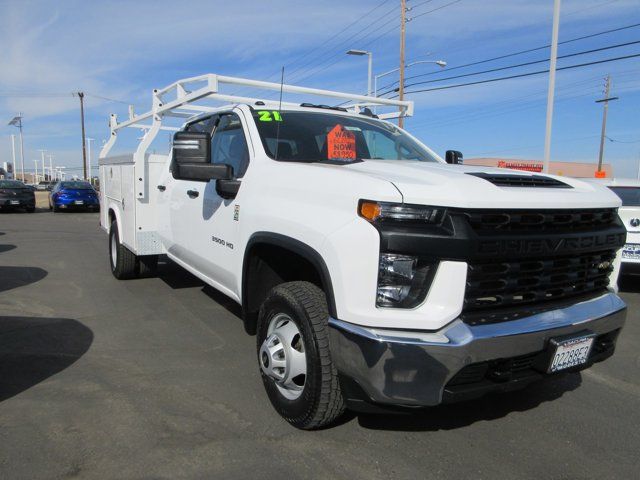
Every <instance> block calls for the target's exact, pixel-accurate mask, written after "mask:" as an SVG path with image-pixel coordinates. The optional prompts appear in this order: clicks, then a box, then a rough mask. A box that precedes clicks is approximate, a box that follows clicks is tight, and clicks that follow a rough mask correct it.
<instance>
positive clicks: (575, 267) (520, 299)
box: [463, 251, 615, 323]
mask: <svg viewBox="0 0 640 480" xmlns="http://www.w3.org/2000/svg"><path fill="white" fill-rule="evenodd" d="M614 258H615V252H614V251H604V252H597V253H586V254H579V255H573V256H563V257H557V258H541V259H526V260H515V261H500V260H497V261H493V262H482V263H481V262H477V263H474V262H471V263H469V267H468V273H467V286H466V293H465V300H464V308H463V313H466V312H474V311H483V310H496V309H500V308H505V307H513V306H518V305H525V304H532V303H541V302H546V301H554V300H558V299H562V298H566V297H569V296H575V295H584V294H587V293H590V292H597V291H599V290H604V289H605V288H606V287H607V286H608V285H609V274H610V273H611V272H612V270H613V260H614ZM474 321H475V322H478V323H491V320H490V319H484V320H483V319H475V320H474ZM494 321H495V320H494Z"/></svg>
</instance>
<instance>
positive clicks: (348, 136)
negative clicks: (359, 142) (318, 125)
mask: <svg viewBox="0 0 640 480" xmlns="http://www.w3.org/2000/svg"><path fill="white" fill-rule="evenodd" d="M327 158H328V159H329V160H355V159H356V136H355V134H354V133H353V132H350V131H349V130H346V129H345V128H344V127H343V126H342V125H340V124H338V125H336V126H335V127H333V128H332V129H331V131H330V132H329V133H327Z"/></svg>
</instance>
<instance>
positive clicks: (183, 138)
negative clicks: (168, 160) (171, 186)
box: [173, 132, 211, 165]
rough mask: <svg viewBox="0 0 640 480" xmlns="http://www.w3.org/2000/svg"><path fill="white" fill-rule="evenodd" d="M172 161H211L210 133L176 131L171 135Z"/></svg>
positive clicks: (177, 162) (176, 162) (179, 162)
mask: <svg viewBox="0 0 640 480" xmlns="http://www.w3.org/2000/svg"><path fill="white" fill-rule="evenodd" d="M173 162H174V163H175V164H177V165H179V164H181V163H211V135H209V134H208V133H207V132H176V133H175V134H174V136H173Z"/></svg>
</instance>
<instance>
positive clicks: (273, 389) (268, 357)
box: [257, 282, 345, 430]
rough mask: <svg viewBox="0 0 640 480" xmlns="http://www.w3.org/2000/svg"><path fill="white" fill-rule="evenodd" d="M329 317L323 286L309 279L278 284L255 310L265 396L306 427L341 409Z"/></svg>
mask: <svg viewBox="0 0 640 480" xmlns="http://www.w3.org/2000/svg"><path fill="white" fill-rule="evenodd" d="M328 318H329V313H328V310H327V300H326V297H325V295H324V292H323V291H322V290H321V289H320V288H318V287H317V286H315V285H314V284H312V283H309V282H290V283H284V284H282V285H278V286H277V287H275V288H274V289H273V290H271V292H270V293H269V296H268V297H267V299H266V300H265V301H264V303H263V304H262V307H261V308H260V314H259V316H258V335H257V350H258V363H259V365H260V370H261V373H262V380H263V383H264V386H265V389H266V391H267V395H268V396H269V400H270V401H271V403H272V405H273V406H274V408H275V409H276V410H277V412H278V413H279V414H280V415H281V416H282V417H283V418H284V419H285V420H287V421H288V422H289V423H291V424H292V425H293V426H295V427H297V428H301V429H305V430H311V429H316V428H322V427H325V426H327V425H330V424H331V423H333V422H334V421H335V420H336V419H337V418H339V417H340V416H341V415H342V414H343V413H344V410H345V405H344V399H343V396H342V392H341V391H340V383H339V381H338V372H337V370H336V368H335V365H334V364H333V363H332V361H331V352H330V349H329V325H328Z"/></svg>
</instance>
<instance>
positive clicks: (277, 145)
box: [275, 65, 284, 160]
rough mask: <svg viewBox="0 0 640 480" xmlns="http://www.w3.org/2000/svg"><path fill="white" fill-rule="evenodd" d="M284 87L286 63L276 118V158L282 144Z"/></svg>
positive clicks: (282, 75) (281, 76) (281, 77)
mask: <svg viewBox="0 0 640 480" xmlns="http://www.w3.org/2000/svg"><path fill="white" fill-rule="evenodd" d="M283 87H284V65H283V66H282V74H281V75H280V102H279V103H278V118H276V152H275V157H276V158H275V160H278V147H279V146H280V122H281V121H282V89H283Z"/></svg>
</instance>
